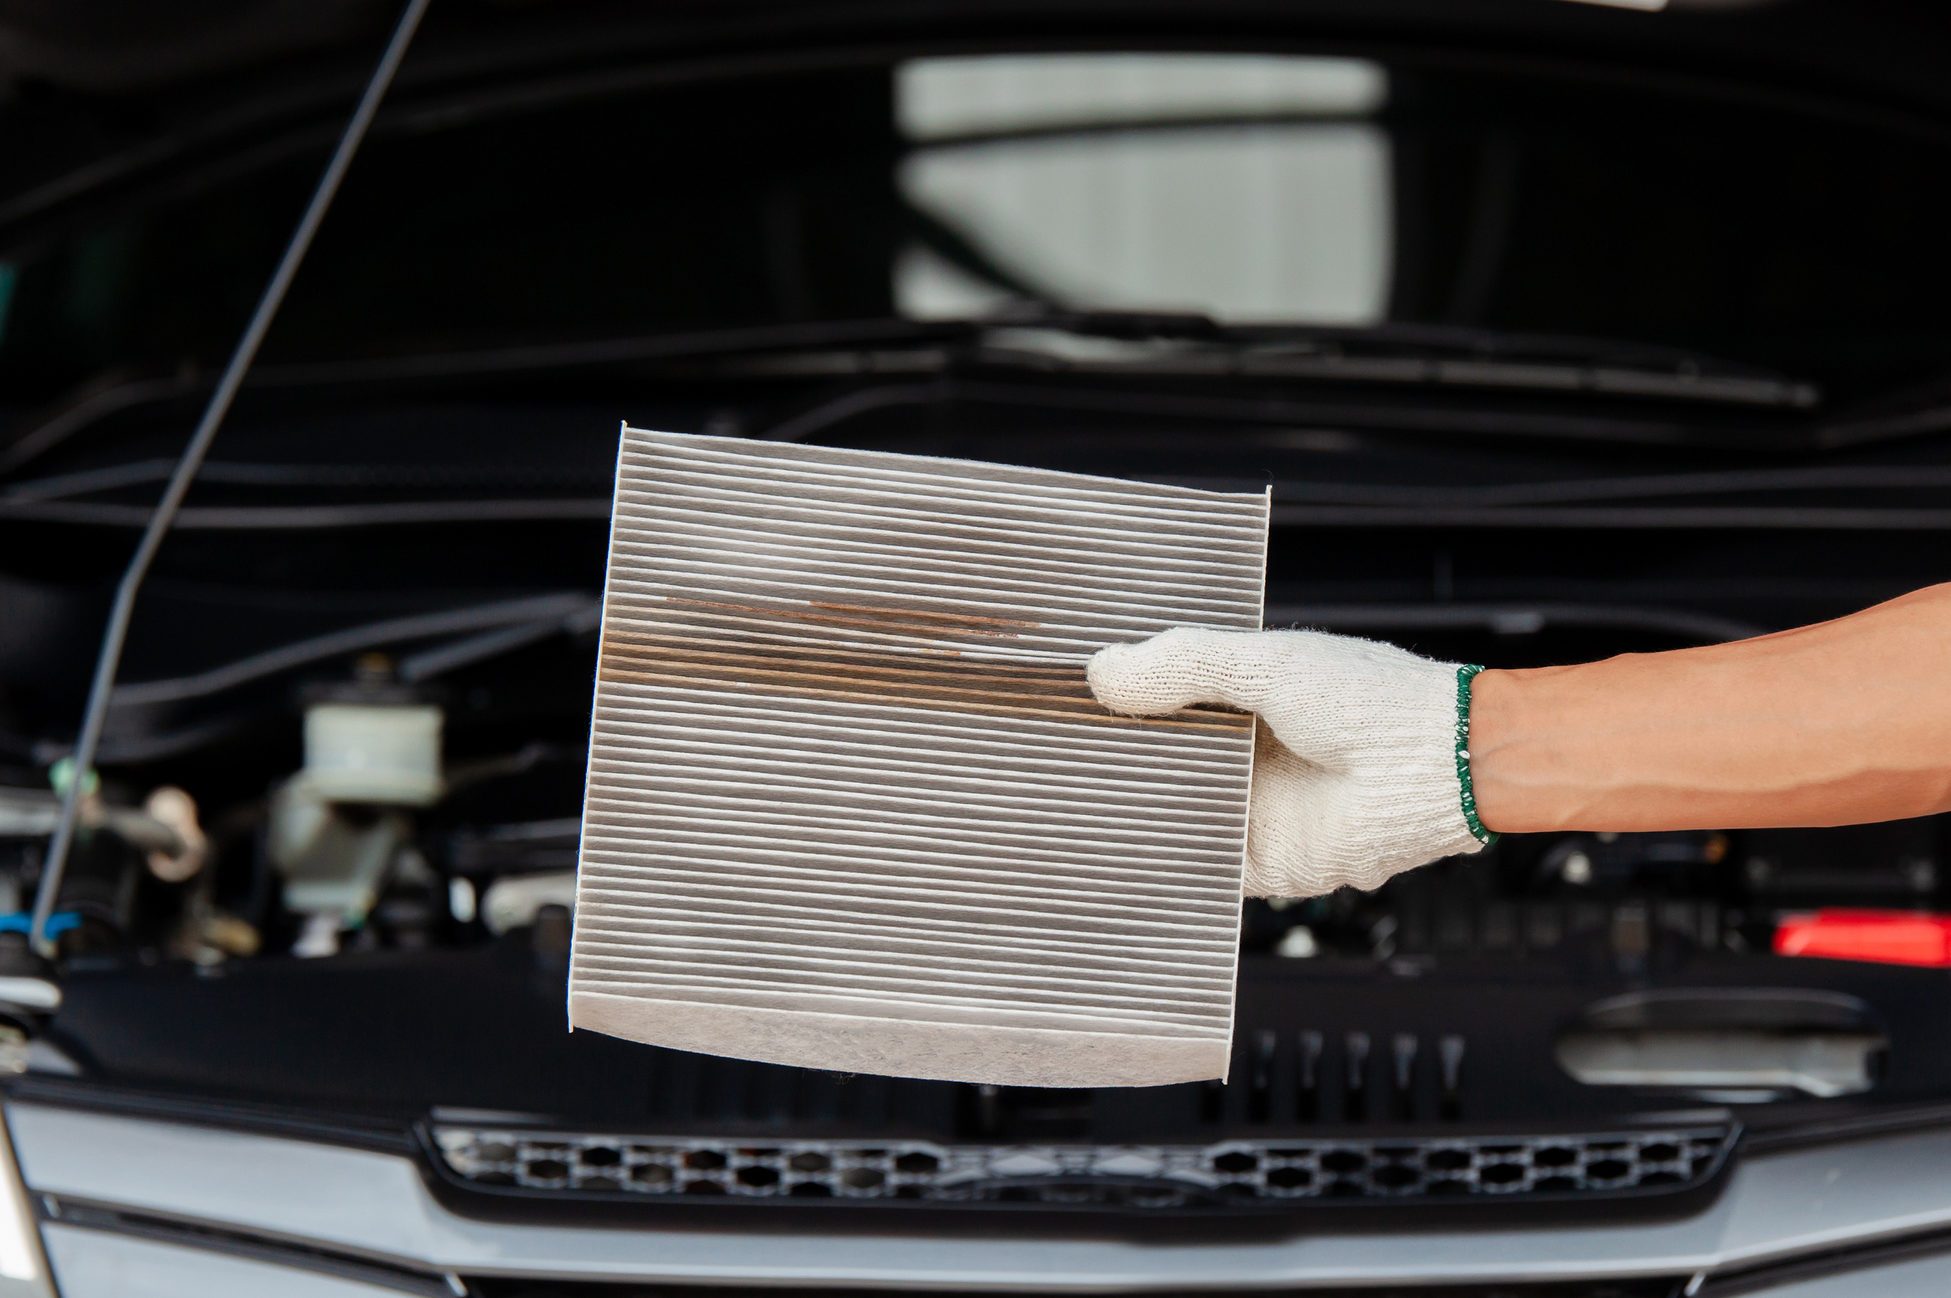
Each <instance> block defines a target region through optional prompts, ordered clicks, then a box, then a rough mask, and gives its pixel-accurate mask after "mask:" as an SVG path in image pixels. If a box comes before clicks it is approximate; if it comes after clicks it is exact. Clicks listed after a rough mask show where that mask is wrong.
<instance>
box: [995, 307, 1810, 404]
mask: <svg viewBox="0 0 1951 1298" xmlns="http://www.w3.org/2000/svg"><path fill="white" fill-rule="evenodd" d="M968 323H969V324H970V326H971V327H972V328H975V329H977V330H979V331H980V333H981V336H982V337H983V339H984V340H985V341H986V342H987V343H989V344H990V345H991V346H1001V345H1003V344H1004V343H1005V341H1006V340H1009V341H1012V342H1013V343H1014V344H1015V345H1017V346H1022V345H1023V344H1024V339H1025V338H1026V336H1027V337H1034V336H1035V335H1037V334H1043V335H1047V336H1052V337H1056V338H1060V339H1082V340H1089V341H1091V342H1097V343H1106V344H1119V345H1127V346H1129V347H1131V348H1134V349H1142V350H1134V351H1132V352H1130V353H1127V354H1125V355H1124V356H1122V357H1121V356H1119V355H1118V354H1116V353H1114V352H1111V351H1106V350H1099V351H1096V352H1091V351H1084V352H1081V353H1080V352H1078V351H1077V350H1076V349H1074V348H1073V349H1069V351H1068V354H1066V351H1065V349H1063V348H1061V347H1059V348H1058V349H1057V355H1058V356H1059V357H1061V358H1062V359H1065V360H1068V361H1070V362H1072V363H1073V364H1076V365H1079V366H1082V367H1099V368H1101V367H1104V366H1107V365H1117V364H1120V363H1122V364H1123V365H1124V366H1125V367H1127V368H1132V367H1135V366H1136V365H1137V364H1138V363H1140V362H1142V363H1143V364H1144V366H1145V367H1146V368H1149V369H1154V370H1169V371H1176V372H1193V373H1197V372H1224V373H1228V374H1238V375H1242V376H1247V377H1262V378H1319V379H1331V380H1338V381H1344V382H1367V383H1394V384H1418V385H1430V386H1437V387H1479V388H1507V389H1523V390H1528V391H1547V392H1589V393H1602V394H1608V395H1622V396H1644V397H1663V398H1671V399H1678V400H1683V401H1699V402H1710V403H1716V404H1733V405H1745V406H1761V407H1769V408H1786V409H1797V410H1801V409H1808V408H1810V407H1813V406H1815V405H1816V404H1818V403H1819V402H1820V400H1821V391H1820V389H1819V388H1817V386H1816V385H1815V384H1813V383H1809V382H1806V381H1802V380H1798V379H1794V378H1790V377H1787V376H1784V375H1781V374H1777V373H1774V372H1772V371H1769V370H1765V369H1761V368H1758V367H1755V366H1749V365H1742V364H1739V363H1736V362H1732V361H1727V360H1723V359H1721V358H1719V357H1713V356H1707V355H1703V354H1701V353H1698V352H1692V351H1687V350H1683V349H1680V348H1673V347H1664V346H1660V345H1657V344H1650V343H1640V342H1625V341H1618V340H1613V339H1604V338H1587V337H1583V336H1579V335H1571V334H1526V333H1505V332H1502V331H1500V330H1494V329H1481V328H1473V327H1465V326H1454V325H1421V324H1405V323H1388V324H1378V325H1369V326H1340V325H1313V324H1300V323H1289V322H1265V323H1259V322H1239V323H1235V322H1230V321H1221V320H1217V319H1215V318H1213V317H1212V316H1209V315H1205V314H1202V313H1199V312H1175V311H1109V310H1089V309H1071V308H1064V307H1050V306H1042V305H1035V304H1030V305H1026V306H1020V307H1011V308H1006V309H1005V310H1002V311H999V312H997V313H995V314H993V315H990V316H987V317H983V318H981V319H978V320H974V321H970V322H968Z"/></svg>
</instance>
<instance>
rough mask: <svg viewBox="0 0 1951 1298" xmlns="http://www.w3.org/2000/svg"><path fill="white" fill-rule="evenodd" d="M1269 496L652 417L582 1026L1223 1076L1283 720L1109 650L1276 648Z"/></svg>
mask: <svg viewBox="0 0 1951 1298" xmlns="http://www.w3.org/2000/svg"><path fill="white" fill-rule="evenodd" d="M1267 520H1268V500H1267V497H1266V496H1265V495H1228V494H1220V493H1215V492H1207V491H1197V490H1193V489H1190V488H1185V487H1170V486H1162V485H1158V484H1152V483H1135V482H1122V481H1115V480H1109V479H1099V478H1091V477H1085V476H1081V475H1077V474H1067V473H1054V472H1050V471H1047V470H1041V469H1018V468H1006V467H1003V466H999V465H991V464H980V463H973V462H965V461H959V460H940V459H928V458H923V457H919V456H907V455H890V454H884V453H879V452H871V451H850V450H834V449H830V448H824V447H809V446H795V445H788V444H780V443H770V442H752V441H747V440H743V439H739V438H723V437H693V436H684V435H678V434H672V433H654V432H645V431H643V430H640V429H635V428H625V429H624V430H623V444H622V448H621V451H620V453H619V456H618V462H617V488H616V512H615V516H614V519H613V522H612V525H611V538H610V566H609V580H608V583H607V586H606V589H605V592H604V604H603V635H602V651H601V659H600V663H599V667H598V672H597V682H596V703H595V717H594V721H593V723H592V726H591V734H590V755H589V782H588V789H587V794H586V800H585V804H584V808H583V839H582V853H581V861H580V867H579V870H578V875H577V890H576V931H575V941H574V944H573V949H572V954H571V958H570V972H569V1019H570V1023H571V1025H572V1026H573V1027H581V1028H590V1029H594V1030H596V1031H598V1032H605V1033H609V1034H611V1035H613V1036H619V1037H626V1038H629V1039H630V1040H633V1041H644V1042H650V1043H652V1044H655V1045H663V1046H672V1047H677V1048H680V1049H685V1050H697V1051H704V1052H707V1053H711V1054H719V1055H732V1056H737V1057H740V1058H747V1059H762V1060H768V1061H771V1062H775V1063H786V1064H800V1065H806V1066H809V1067H815V1068H831V1069H839V1070H843V1071H849V1072H873V1073H888V1074H894V1075H898V1076H909V1077H939V1078H950V1079H955V1080H963V1081H975V1082H992V1083H1003V1084H1012V1085H1032V1086H1101V1085H1151V1084H1158V1083H1165V1082H1180V1081H1190V1080H1197V1079H1204V1078H1212V1077H1223V1076H1224V1075H1225V1072H1226V1062H1227V1057H1228V1054H1229V1045H1230V1041H1231V1037H1232V1022H1233V976H1234V970H1235V963H1236V959H1237V952H1238V946H1239V915H1240V871H1241V860H1242V857H1243V854H1244V851H1245V846H1246V843H1245V835H1246V801H1247V785H1248V781H1249V779H1250V777H1251V775H1252V761H1253V721H1252V718H1250V717H1247V716H1244V715H1241V714H1238V713H1234V712H1230V711H1227V710H1224V709H1220V708H1213V707H1193V708H1187V709H1185V710H1183V711H1181V712H1177V713H1174V714H1172V715H1171V716H1167V717H1156V718H1135V717H1121V716H1115V715H1113V714H1111V713H1108V712H1106V711H1105V710H1104V709H1103V708H1101V707H1100V706H1098V704H1097V702H1096V701H1095V700H1094V699H1093V698H1092V697H1091V692H1090V688H1089V686H1088V684H1087V683H1086V682H1085V679H1084V664H1085V661H1086V660H1087V659H1088V658H1089V657H1090V655H1091V653H1092V652H1093V651H1095V650H1096V649H1098V648H1100V647H1101V646H1103V645H1106V644H1110V643H1113V642H1117V641H1128V640H1136V639H1140V638H1142V637H1144V636H1147V635H1150V634H1152V633H1153V632H1157V631H1162V630H1164V629H1165V628H1167V627H1172V626H1184V625H1193V626H1207V627H1219V628H1229V629H1238V630H1252V629H1257V628H1258V627H1259V625H1260V616H1261V598H1262V589H1263V577H1264V572H1265V564H1266V538H1267Z"/></svg>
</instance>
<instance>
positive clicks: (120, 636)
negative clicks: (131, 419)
mask: <svg viewBox="0 0 1951 1298" xmlns="http://www.w3.org/2000/svg"><path fill="white" fill-rule="evenodd" d="M427 4H428V0H407V4H406V8H405V10H404V11H403V12H402V13H401V14H400V20H399V22H398V23H397V24H396V25H395V26H394V28H393V36H392V39H390V40H389V41H387V43H386V49H385V52H383V53H382V54H381V55H380V56H379V62H378V63H377V64H376V65H374V67H373V71H372V75H371V76H370V77H369V78H367V81H366V88H365V91H364V92H363V93H361V95H360V96H359V102H358V104H357V105H356V106H355V107H354V108H353V110H352V116H351V117H350V118H349V119H347V121H346V125H345V130H344V132H343V133H342V134H340V136H339V143H338V147H336V148H335V149H333V151H332V157H331V160H330V161H329V162H327V163H326V164H325V171H324V172H323V174H321V175H320V176H319V178H318V186H317V188H315V189H314V190H313V191H312V198H311V202H309V203H308V204H306V206H305V212H304V215H303V216H301V217H299V218H298V225H297V228H296V229H294V230H293V231H292V232H291V239H290V241H289V242H287V243H286V244H285V250H284V254H283V255H282V256H280V257H279V259H278V268H277V269H276V270H275V271H273V272H272V273H271V279H270V282H269V283H267V284H266V285H265V286H264V293H263V295H262V296H261V297H259V298H258V302H257V309H256V310H255V311H253V312H252V313H251V319H250V323H249V324H247V325H245V327H244V333H243V336H242V337H240V338H239V339H238V340H237V347H236V349H235V350H233V351H232V352H231V354H230V360H229V362H228V363H227V364H226V365H225V366H224V372H223V377H222V378H220V379H219V380H218V381H217V386H216V389H215V390H214V391H213V392H211V394H210V401H209V404H208V405H206V406H205V407H204V408H203V416H202V418H201V419H199V420H198V421H197V426H196V432H195V433H193V434H191V436H190V440H189V443H188V444H187V445H186V446H184V448H183V455H182V458H181V459H179V460H177V462H176V469H175V471H174V472H173V473H171V474H170V478H169V485H168V486H167V487H166V488H164V490H163V494H162V499H161V500H160V501H158V502H157V504H156V511H155V513H154V514H152V515H150V518H149V524H148V526H147V527H145V528H144V529H143V532H142V539H141V540H140V541H139V542H137V544H136V548H135V554H134V555H133V556H132V557H131V558H130V560H129V566H128V569H127V570H126V571H124V572H123V574H122V580H121V583H120V584H119V585H118V586H117V587H116V588H115V603H114V605H113V606H112V607H111V609H110V611H109V616H108V625H107V627H106V628H105V629H104V630H103V632H102V641H101V648H100V649H99V650H98V652H97V657H96V659H95V676H94V679H93V681H92V682H91V683H90V684H89V686H88V703H87V706H86V707H85V708H84V710H83V712H82V720H81V733H80V735H79V736H78V737H77V739H76V740H75V746H74V751H73V761H72V762H71V763H70V770H69V777H68V781H67V784H66V787H64V788H63V789H62V790H61V814H60V818H59V819H58V820H57V821H56V822H55V825H54V835H53V837H52V838H50V839H49V840H48V844H47V856H46V858H45V860H44V861H43V862H42V865H41V877H40V882H39V884H38V885H37V887H36V888H35V892H34V921H33V924H32V926H31V927H30V928H29V930H28V943H29V945H30V946H31V947H32V949H33V950H34V951H35V952H36V953H37V954H39V955H42V956H45V957H48V958H50V959H51V958H52V957H53V955H54V945H53V943H52V942H50V941H49V940H48V936H47V923H48V919H49V918H50V917H51V916H52V915H53V913H54V907H55V903H56V901H57V899H58V897H59V894H60V892H61V877H62V875H63V874H65V873H66V872H67V868H68V853H69V850H70V848H71V847H72V846H73V843H74V835H75V824H76V821H77V819H78V817H79V815H80V810H81V797H82V790H83V788H84V787H85V786H86V784H87V783H88V779H87V776H88V772H89V771H90V770H92V769H93V767H94V765H95V754H96V752H97V751H98V750H99V749H100V747H101V742H102V726H103V723H104V721H106V719H107V717H108V705H109V696H110V695H111V694H113V693H114V690H115V673H116V670H117V669H118V668H119V667H120V666H121V663H122V647H123V644H124V643H125V642H126V641H127V640H128V636H129V620H130V617H131V616H132V615H133V614H134V612H135V601H136V595H137V593H138V592H139V591H140V590H141V589H142V581H143V578H145V577H147V576H148V575H149V567H150V565H151V564H152V563H154V562H155V558H156V551H157V550H159V549H160V548H161V547H162V543H163V538H164V537H165V536H167V535H168V533H169V527H170V524H171V523H173V522H174V521H175V520H176V514H177V511H178V510H179V509H181V508H182V506H183V497H184V496H185V495H187V494H188V493H189V490H190V484H191V483H192V482H194V481H195V480H196V475H197V470H198V469H200V468H202V467H203V459H204V456H205V455H207V454H209V451H210V443H211V442H212V441H214V440H215V439H216V436H217V430H218V428H220V427H222V425H223V422H224V417H225V416H226V415H228V414H229V413H230V406H231V402H232V401H233V400H234V399H235V398H236V396H237V389H238V387H239V386H240V385H241V384H242V383H243V381H244V375H245V374H246V373H247V372H249V370H250V368H251V362H252V361H254V360H256V359H257V351H258V347H259V346H260V345H261V344H262V343H263V342H264V335H265V334H266V333H267V332H268V331H269V330H270V328H271V322H272V320H273V319H275V318H276V317H277V314H278V308H279V307H280V306H281V305H283V303H284V299H285V293H286V291H287V290H289V289H290V287H291V281H292V279H293V277H294V276H296V275H297V273H298V267H299V266H300V265H301V264H302V263H303V262H304V260H305V254H306V252H307V251H309V250H310V248H311V246H312V236H314V235H315V234H317V233H318V227H319V223H320V222H321V221H323V220H324V218H325V213H326V211H327V210H328V209H329V208H330V207H331V206H332V200H333V199H334V198H335V197H337V196H338V192H339V182H340V181H342V180H343V179H344V178H345V173H346V168H347V167H349V166H351V164H352V159H353V156H354V155H355V154H357V153H358V152H359V146H360V144H361V143H362V142H363V141H364V140H365V138H366V132H367V129H368V128H369V127H371V125H372V122H373V116H374V114H375V113H376V112H377V111H378V109H379V103H380V100H381V99H383V98H385V95H386V90H387V88H388V87H389V86H391V85H392V84H393V75H394V73H396V72H398V71H399V67H400V62H401V61H402V60H403V59H404V58H405V57H406V51H407V47H408V46H409V45H411V44H412V43H413V35H414V33H415V32H416V31H417V30H418V29H419V27H420V18H421V15H423V14H424V13H425V12H426V10H427Z"/></svg>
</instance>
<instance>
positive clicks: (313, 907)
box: [268, 776, 413, 954]
mask: <svg viewBox="0 0 1951 1298" xmlns="http://www.w3.org/2000/svg"><path fill="white" fill-rule="evenodd" d="M412 834H413V822H412V820H411V819H410V818H409V817H408V816H407V815H406V814H405V813H404V812H401V811H398V810H388V809H379V808H371V807H361V808H342V807H340V806H338V805H337V804H335V803H332V802H329V801H327V800H326V799H325V798H324V797H323V796H321V795H320V793H319V791H318V789H317V788H316V787H315V786H314V785H313V784H312V783H311V782H310V781H309V780H307V779H305V778H304V777H303V776H301V777H299V778H298V779H295V780H291V781H288V782H287V783H286V784H285V785H284V786H283V787H282V788H280V789H279V790H278V792H277V793H276V794H275V795H274V796H273V798H272V802H271V832H270V837H269V842H268V850H269V852H270V856H271V861H272V863H273V864H274V865H276V866H277V868H278V869H279V871H280V872H281V873H283V875H284V876H285V885H284V897H285V905H286V906H287V907H289V908H290V909H291V910H293V911H296V912H297V913H298V914H300V915H303V916H307V917H309V919H310V921H311V922H310V923H308V933H309V939H308V942H307V949H306V952H305V953H306V954H323V953H327V952H329V950H331V949H333V948H332V947H331V946H329V945H328V944H326V943H325V940H324V935H325V934H326V933H328V932H336V931H337V929H338V928H339V927H340V926H342V925H354V924H358V923H359V922H361V921H362V920H364V919H365V917H366V915H367V913H368V912H369V911H371V910H372V907H373V903H374V902H375V901H377V900H378V899H379V889H380V885H381V883H382V882H383V881H384V880H385V877H386V873H387V871H388V870H389V869H391V868H392V865H393V863H394V861H395V860H396V859H397V858H398V856H399V854H400V851H401V849H402V848H404V847H405V846H406V845H407V844H408V843H409V842H410V841H411V839H412Z"/></svg>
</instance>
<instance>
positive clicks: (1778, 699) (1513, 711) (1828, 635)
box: [1469, 585, 1951, 833]
mask: <svg viewBox="0 0 1951 1298" xmlns="http://www.w3.org/2000/svg"><path fill="white" fill-rule="evenodd" d="M1469 743H1470V765H1471V776H1472V780H1473V782H1474V784H1475V787H1476V796H1477V809H1478V814H1479V815H1480V816H1481V818H1482V820H1483V823H1484V824H1485V825H1486V826H1487V827H1489V828H1490V829H1492V830H1495V831H1498V832H1501V833H1533V832H1539V831H1547V830H1621V831H1635V830H1637V831H1646V830H1665V829H1740V828H1760V827H1767V826H1807V825H1842V824H1858V823H1864V822H1869V821H1878V820H1896V819H1901V818H1904V817H1907V816H1920V815H1927V814H1930V813H1933V812H1939V811H1946V810H1951V585H1941V586H1933V587H1929V588H1927V589H1925V590H1920V591H1917V592H1914V593H1912V594H1910V595H1906V596H1903V597H1902V598H1900V599H1895V600H1891V601H1890V602H1889V603H1886V604H1879V605H1877V606H1876V607H1874V608H1870V609H1866V610H1864V611H1863V612H1861V613H1856V614H1852V615H1851V616H1849V617H1845V618H1840V619H1838V620H1836V621H1833V622H1823V623H1818V624H1816V625H1813V626H1806V627H1798V628H1796V629H1794V630H1791V631H1783V632H1779V633H1777V634H1774V635H1768V636H1760V637H1757V638H1756V639H1753V640H1739V641H1735V642H1732V643H1729V644H1721V645H1712V646H1708V647H1705V648H1699V649H1681V650H1674V651H1672V652H1668V653H1654V654H1626V655H1622V656H1621V657H1618V658H1609V659H1606V660H1605V661H1603V662H1595V663H1582V664H1579V665H1576V666H1571V667H1546V668H1539V669H1535V670H1526V671H1486V672H1483V673H1481V674H1480V675H1478V676H1477V677H1476V679H1475V681H1474V682H1473V685H1472V703H1471V724H1470V739H1469Z"/></svg>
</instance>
